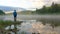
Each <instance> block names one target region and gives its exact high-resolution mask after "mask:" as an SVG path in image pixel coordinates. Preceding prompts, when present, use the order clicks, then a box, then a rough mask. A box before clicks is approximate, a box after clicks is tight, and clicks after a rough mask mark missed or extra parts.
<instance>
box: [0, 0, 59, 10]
mask: <svg viewBox="0 0 60 34" xmlns="http://www.w3.org/2000/svg"><path fill="white" fill-rule="evenodd" d="M52 2H55V3H60V0H0V5H4V6H13V7H22V8H26V9H29V8H42V7H43V5H47V6H50V5H51V4H52Z"/></svg>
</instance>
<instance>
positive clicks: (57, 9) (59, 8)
mask: <svg viewBox="0 0 60 34" xmlns="http://www.w3.org/2000/svg"><path fill="white" fill-rule="evenodd" d="M36 13H37V14H57V13H60V5H59V4H54V2H53V3H52V5H51V7H46V6H43V8H41V9H36Z"/></svg>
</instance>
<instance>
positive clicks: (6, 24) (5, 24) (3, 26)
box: [0, 20, 22, 34]
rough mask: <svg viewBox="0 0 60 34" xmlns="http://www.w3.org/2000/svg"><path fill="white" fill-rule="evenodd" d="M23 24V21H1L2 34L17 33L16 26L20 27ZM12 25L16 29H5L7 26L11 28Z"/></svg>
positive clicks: (0, 31)
mask: <svg viewBox="0 0 60 34" xmlns="http://www.w3.org/2000/svg"><path fill="white" fill-rule="evenodd" d="M21 23H22V21H17V22H14V21H8V20H7V21H3V20H0V34H6V33H8V32H9V31H14V32H15V31H16V30H17V29H16V25H20V24H21ZM11 25H15V28H14V29H10V28H9V29H8V30H6V29H5V28H6V27H7V26H10V27H11ZM8 34H9V33H8Z"/></svg>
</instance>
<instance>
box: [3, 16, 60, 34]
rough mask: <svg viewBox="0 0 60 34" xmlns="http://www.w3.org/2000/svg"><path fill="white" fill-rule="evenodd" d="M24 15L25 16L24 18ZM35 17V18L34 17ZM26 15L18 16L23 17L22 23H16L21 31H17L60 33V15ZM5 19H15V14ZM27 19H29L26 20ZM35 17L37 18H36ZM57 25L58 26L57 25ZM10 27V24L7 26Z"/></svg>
mask: <svg viewBox="0 0 60 34" xmlns="http://www.w3.org/2000/svg"><path fill="white" fill-rule="evenodd" d="M23 17H24V18H23ZM33 17H34V18H33ZM28 18H29V19H30V18H31V20H29V19H27V17H26V16H25V15H23V16H21V17H18V18H17V20H20V21H21V19H23V20H22V21H23V22H22V23H21V24H19V25H16V27H17V29H18V30H19V31H16V32H17V34H32V33H33V34H34V33H36V34H37V33H38V34H39V33H40V34H60V26H59V25H60V21H59V20H60V16H47V17H46V15H45V16H42V15H40V16H32V17H31V16H30V17H29V16H28ZM4 19H5V20H13V16H5V17H4ZM24 19H27V20H24ZM34 19H35V20H34ZM56 26H57V27H56ZM6 29H9V26H7V27H6ZM11 29H14V25H11ZM9 33H11V34H14V32H12V31H9Z"/></svg>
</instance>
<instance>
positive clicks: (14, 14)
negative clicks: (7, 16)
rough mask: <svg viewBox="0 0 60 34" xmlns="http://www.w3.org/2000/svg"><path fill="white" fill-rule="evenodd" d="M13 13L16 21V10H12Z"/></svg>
mask: <svg viewBox="0 0 60 34" xmlns="http://www.w3.org/2000/svg"><path fill="white" fill-rule="evenodd" d="M13 15H14V21H15V22H16V18H17V12H16V10H14V12H13Z"/></svg>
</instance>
